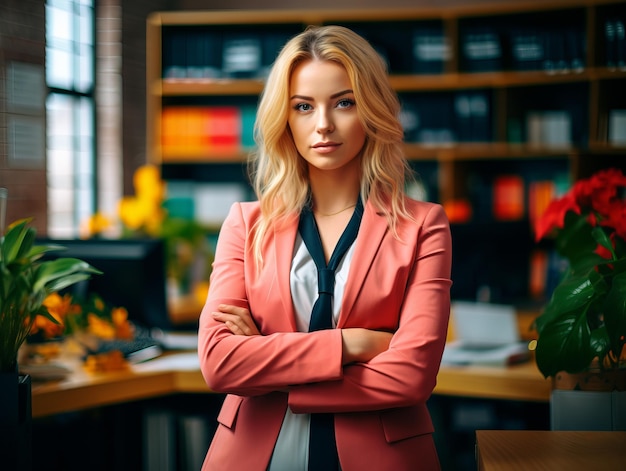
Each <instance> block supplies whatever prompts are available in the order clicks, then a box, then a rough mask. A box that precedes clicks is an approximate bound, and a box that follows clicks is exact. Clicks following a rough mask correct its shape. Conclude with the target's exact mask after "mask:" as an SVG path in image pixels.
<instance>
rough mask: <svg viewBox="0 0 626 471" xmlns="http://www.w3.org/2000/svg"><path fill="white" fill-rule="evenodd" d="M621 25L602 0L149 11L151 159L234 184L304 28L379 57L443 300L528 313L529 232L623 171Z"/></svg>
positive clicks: (200, 178) (613, 4) (534, 291)
mask: <svg viewBox="0 0 626 471" xmlns="http://www.w3.org/2000/svg"><path fill="white" fill-rule="evenodd" d="M625 23H626V2H624V1H615V0H547V1H545V2H543V3H541V4H537V3H535V2H533V3H531V4H528V3H526V2H520V1H511V2H504V1H503V2H500V3H494V4H489V5H485V4H484V3H483V4H481V5H471V4H468V5H462V6H454V7H441V8H439V7H419V8H395V9H394V8H390V9H354V10H347V9H337V10H256V11H242V10H238V11H208V10H207V11H178V12H156V13H153V14H151V15H150V16H149V18H148V20H147V51H146V60H147V63H146V65H147V150H148V154H149V159H150V160H151V161H152V162H155V163H158V164H159V165H161V166H162V168H163V175H164V178H165V179H166V180H172V181H176V182H180V181H187V182H190V184H198V185H204V184H211V183H223V182H225V181H227V182H228V181H234V182H237V183H241V184H244V185H245V184H246V177H245V160H246V156H247V154H248V152H249V151H250V150H251V149H252V148H253V145H254V143H253V140H252V126H253V122H254V112H255V107H256V103H257V99H258V95H259V93H260V92H261V91H262V88H263V78H264V74H265V73H266V71H267V68H268V67H269V65H270V64H271V62H272V60H273V58H274V57H275V54H276V52H277V51H278V49H279V48H280V46H281V45H282V44H283V43H284V41H285V40H286V39H287V38H289V37H291V36H293V35H294V34H296V33H298V32H300V31H301V30H302V29H303V28H304V27H305V26H306V25H309V24H320V25H321V24H342V25H345V26H348V27H350V28H352V29H354V30H356V31H357V32H359V33H361V34H362V35H363V36H365V37H366V38H367V39H368V40H369V41H370V42H371V43H372V44H373V45H374V46H375V47H376V48H377V50H379V52H380V53H381V54H382V55H383V56H384V57H385V58H386V60H387V62H388V64H389V70H390V74H391V77H390V80H391V84H392V86H393V87H394V88H395V89H396V90H397V92H398V94H399V96H400V99H401V101H402V105H403V114H402V120H403V124H404V127H405V134H406V135H405V141H406V145H405V150H406V155H407V158H408V159H409V160H410V162H411V165H412V166H413V167H414V168H415V170H416V171H417V172H418V174H419V175H420V177H421V179H422V183H423V186H424V188H423V191H424V192H425V194H426V197H427V198H428V199H429V200H433V201H438V202H440V203H442V204H444V206H445V207H446V210H447V211H448V214H449V216H450V218H451V222H452V230H453V240H454V244H455V246H454V250H455V263H454V267H453V278H454V280H455V284H454V287H453V293H452V294H453V297H456V298H459V299H475V298H476V297H477V296H479V297H481V296H482V297H484V296H486V297H487V298H489V299H490V300H491V301H494V302H513V303H516V304H526V302H527V301H532V300H533V298H534V301H535V302H537V303H541V302H542V301H543V300H544V299H543V298H542V296H545V293H544V291H545V289H547V288H545V289H542V287H541V286H540V284H541V283H539V282H538V281H537V280H531V279H530V278H531V277H532V276H534V275H533V274H534V273H536V272H538V270H537V267H531V265H532V263H535V262H532V263H531V260H535V261H536V260H546V259H549V257H538V256H534V255H535V251H536V250H537V247H536V246H535V244H534V242H533V240H532V236H531V226H530V221H531V219H532V218H533V217H535V216H534V215H535V214H536V213H537V212H538V211H540V209H541V205H544V204H545V202H546V201H548V200H549V199H550V196H551V194H554V193H558V191H559V188H564V187H565V186H567V185H568V184H569V183H570V182H571V181H573V180H574V179H576V178H579V177H584V176H588V175H590V174H591V173H593V172H595V171H596V170H598V169H601V168H606V167H613V166H616V167H620V168H622V169H626V43H625V41H626V40H625V39H624V24H625ZM186 113H188V114H187V115H186ZM191 115H193V116H191ZM172 116H174V118H173V119H172ZM211 116H213V117H216V116H217V117H218V118H217V121H215V119H213V121H212V118H211ZM216 123H217V124H216ZM194 129H196V131H195V134H193V133H194V131H193V130H194ZM207 129H212V131H211V132H210V133H208V134H207V132H206V130H207ZM190 133H191V134H193V135H192V136H191V137H189V134H190ZM185 135H186V136H187V138H186V140H185V139H182V137H183V136H185ZM172 142H174V144H172ZM502 198H505V199H507V201H508V199H513V201H512V202H510V204H508V205H507V204H504V203H503V202H502ZM496 208H497V209H496ZM539 249H540V250H542V248H541V247H540V248H539ZM546 250H549V248H546ZM539 271H541V270H539ZM531 304H532V303H531Z"/></svg>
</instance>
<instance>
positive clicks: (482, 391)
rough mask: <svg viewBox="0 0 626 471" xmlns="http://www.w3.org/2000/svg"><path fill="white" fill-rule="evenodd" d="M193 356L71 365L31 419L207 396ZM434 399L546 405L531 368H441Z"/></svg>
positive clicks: (38, 394)
mask: <svg viewBox="0 0 626 471" xmlns="http://www.w3.org/2000/svg"><path fill="white" fill-rule="evenodd" d="M177 355H178V357H177ZM193 355H195V353H183V354H174V355H166V356H164V357H161V358H157V359H155V360H151V361H150V362H146V363H144V364H141V365H136V366H133V367H132V368H131V369H130V370H128V371H120V372H111V373H97V374H93V373H88V372H86V371H85V370H83V369H82V367H81V366H80V365H79V364H75V365H72V366H73V368H74V370H75V371H74V373H72V374H71V375H70V376H69V377H67V378H66V379H64V380H61V381H52V382H47V383H34V384H33V387H32V413H33V417H44V416H48V415H53V414H59V413H63V412H70V411H76V410H83V409H89V408H94V407H100V406H106V405H112V404H119V403H122V402H128V401H134V400H141V399H149V398H153V397H159V396H167V395H171V394H177V393H210V390H209V389H208V387H207V386H206V384H205V382H204V379H203V378H202V375H201V374H200V371H199V367H198V366H195V367H194V366H193V365H191V366H190V364H189V363H190V359H191V361H193ZM177 359H180V360H181V364H180V365H181V366H180V367H177V363H176V360H177ZM435 394H442V395H450V396H467V397H481V398H490V399H506V400H520V401H540V402H547V401H549V399H550V382H549V380H545V379H544V378H543V376H541V374H540V373H539V371H538V370H537V367H536V366H535V363H534V362H529V363H524V364H521V365H515V366H511V367H507V368H498V367H465V366H464V367H442V368H441V371H440V372H439V376H438V382H437V386H436V388H435Z"/></svg>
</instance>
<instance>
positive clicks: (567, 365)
mask: <svg viewBox="0 0 626 471" xmlns="http://www.w3.org/2000/svg"><path fill="white" fill-rule="evenodd" d="M590 338H591V331H590V330H589V325H588V324H587V315H586V309H585V308H584V307H581V308H578V309H576V310H574V311H570V312H566V313H562V315H561V316H560V317H559V318H558V320H555V321H553V322H551V323H550V324H547V325H546V326H545V327H544V329H543V331H542V332H541V334H540V335H539V338H538V339H537V349H536V350H535V357H536V362H537V367H538V368H539V371H541V373H542V374H543V375H544V376H545V377H546V378H547V377H549V376H554V375H555V374H556V373H558V372H559V371H562V370H564V371H567V372H570V373H575V372H579V371H581V370H583V369H585V368H586V367H587V366H589V363H590V362H591V360H592V359H593V358H594V356H595V352H594V350H593V349H592V348H591V346H590Z"/></svg>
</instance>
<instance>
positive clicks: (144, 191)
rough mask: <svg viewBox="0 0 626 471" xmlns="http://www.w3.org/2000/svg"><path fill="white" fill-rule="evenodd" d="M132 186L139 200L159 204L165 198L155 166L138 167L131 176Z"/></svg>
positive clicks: (163, 185) (163, 188)
mask: <svg viewBox="0 0 626 471" xmlns="http://www.w3.org/2000/svg"><path fill="white" fill-rule="evenodd" d="M133 184H134V186H135V192H136V194H137V198H138V199H140V200H145V201H155V202H158V203H159V204H160V203H161V201H163V199H164V198H165V183H164V182H163V181H162V180H161V175H160V172H159V169H158V168H157V167H156V166H155V165H143V166H141V167H139V168H138V169H137V170H136V171H135V174H134V175H133Z"/></svg>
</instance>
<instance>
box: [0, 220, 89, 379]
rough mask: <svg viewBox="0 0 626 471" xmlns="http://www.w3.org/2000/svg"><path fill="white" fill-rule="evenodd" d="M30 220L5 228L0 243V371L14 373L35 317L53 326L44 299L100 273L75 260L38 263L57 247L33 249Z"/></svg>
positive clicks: (34, 233)
mask: <svg viewBox="0 0 626 471" xmlns="http://www.w3.org/2000/svg"><path fill="white" fill-rule="evenodd" d="M29 223H30V219H20V220H18V221H15V222H14V223H13V224H11V225H10V226H9V228H8V229H7V232H6V234H4V237H2V239H0V276H1V282H0V371H14V370H15V368H16V364H17V353H18V350H19V348H20V346H21V345H22V343H24V341H25V340H26V337H27V336H28V334H29V332H30V330H31V327H32V325H33V323H34V322H35V319H36V317H37V316H44V317H46V318H48V319H50V320H51V321H52V322H55V323H57V322H58V321H56V320H55V319H54V317H53V316H51V315H50V313H49V312H48V310H47V308H46V307H45V306H44V305H43V302H44V300H45V299H46V297H47V296H48V295H49V294H51V293H54V292H57V291H59V290H62V289H63V288H66V287H68V286H70V285H72V284H74V283H77V282H79V281H82V280H86V279H88V278H89V277H90V276H91V275H92V274H97V273H101V272H100V271H98V270H96V269H95V268H93V267H92V266H91V265H89V264H88V263H86V262H84V261H82V260H78V259H75V258H56V259H54V260H42V257H43V255H44V254H45V253H46V252H49V251H52V250H61V249H63V247H62V246H58V245H35V237H36V231H35V229H34V228H32V227H29Z"/></svg>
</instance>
